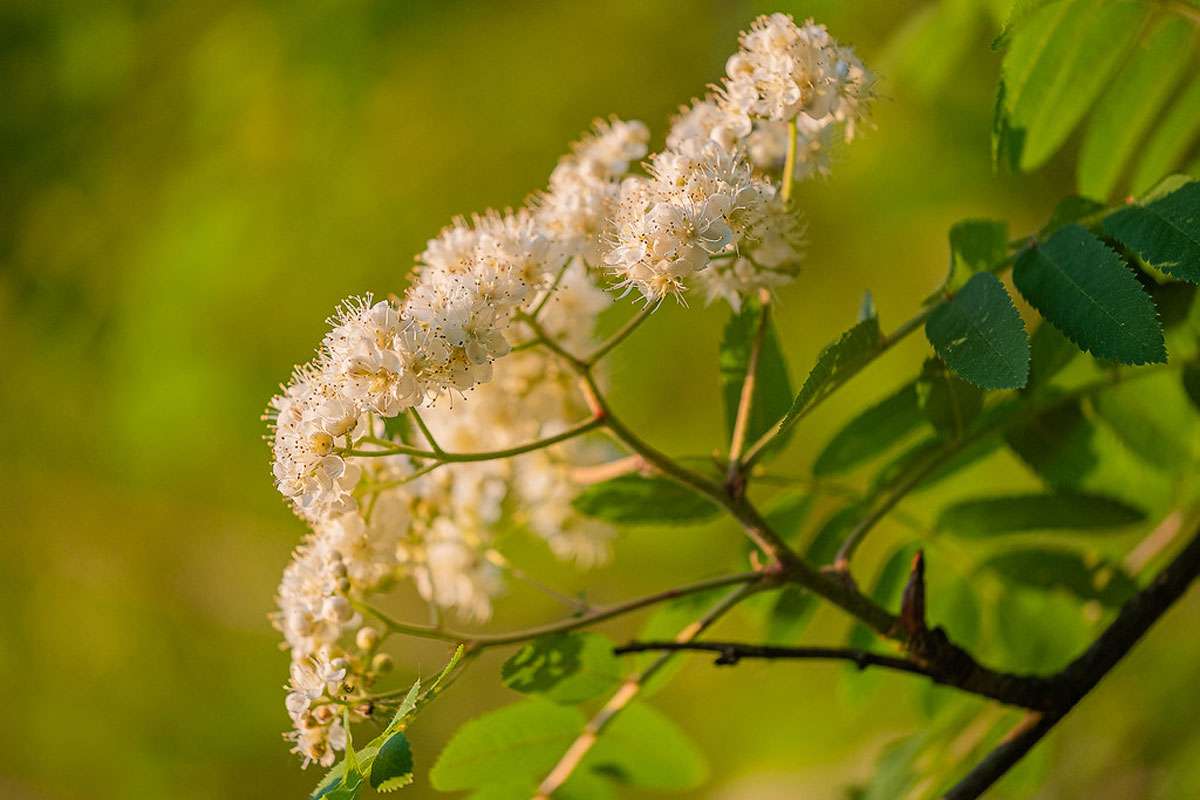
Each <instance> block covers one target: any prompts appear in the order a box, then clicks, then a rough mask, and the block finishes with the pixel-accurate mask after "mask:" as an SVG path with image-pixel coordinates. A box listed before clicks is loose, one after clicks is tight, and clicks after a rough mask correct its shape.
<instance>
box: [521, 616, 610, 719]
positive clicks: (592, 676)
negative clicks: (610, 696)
mask: <svg viewBox="0 0 1200 800" xmlns="http://www.w3.org/2000/svg"><path fill="white" fill-rule="evenodd" d="M500 677H501V680H502V681H503V682H504V685H505V686H507V687H508V688H510V689H513V690H515V691H518V692H521V693H523V694H536V695H540V696H542V697H545V698H546V699H547V700H552V701H554V702H556V703H567V704H574V703H579V702H582V701H584V700H587V699H589V698H592V697H595V696H597V695H599V694H603V693H604V692H607V691H609V690H611V689H612V688H614V687H615V686H616V685H617V684H618V683H619V682H620V680H621V665H620V662H619V661H618V660H617V657H616V656H615V655H613V643H612V642H611V641H610V640H609V639H608V638H607V637H605V636H601V635H600V634H598V633H580V632H576V633H554V634H550V635H549V636H539V637H538V638H537V639H534V640H533V641H532V642H527V643H526V644H525V645H523V646H522V647H521V648H520V649H519V650H518V651H517V652H516V653H514V654H513V655H512V656H511V657H510V658H509V659H508V660H507V661H505V662H504V666H503V667H501V668H500Z"/></svg>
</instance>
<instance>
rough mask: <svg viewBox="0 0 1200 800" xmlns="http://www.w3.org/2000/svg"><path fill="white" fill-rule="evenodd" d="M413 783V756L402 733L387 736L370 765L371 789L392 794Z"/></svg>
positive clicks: (406, 738)
mask: <svg viewBox="0 0 1200 800" xmlns="http://www.w3.org/2000/svg"><path fill="white" fill-rule="evenodd" d="M412 782H413V755H412V747H411V745H409V743H408V737H407V736H405V735H404V733H403V731H397V732H396V733H393V734H392V735H391V736H389V737H388V738H387V739H386V740H385V741H384V742H383V744H382V745H380V747H379V752H378V753H377V754H376V755H375V760H374V762H373V763H372V764H371V788H372V789H374V790H375V791H378V792H392V791H395V790H396V789H399V788H401V787H403V786H408V785H409V784H410V783H412Z"/></svg>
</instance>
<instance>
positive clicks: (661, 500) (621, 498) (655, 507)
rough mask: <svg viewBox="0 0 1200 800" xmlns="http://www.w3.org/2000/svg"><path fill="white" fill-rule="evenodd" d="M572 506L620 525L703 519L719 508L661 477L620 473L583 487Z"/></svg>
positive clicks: (699, 520) (661, 523) (698, 520)
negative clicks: (615, 476)
mask: <svg viewBox="0 0 1200 800" xmlns="http://www.w3.org/2000/svg"><path fill="white" fill-rule="evenodd" d="M572 505H573V506H574V507H575V509H576V510H577V511H579V512H580V513H582V514H586V515H587V516H589V517H596V518H597V519H603V520H607V521H609V522H615V523H618V524H622V525H675V524H680V525H682V524H691V523H697V522H704V521H706V520H709V519H712V518H713V517H715V516H716V515H717V513H718V511H719V510H720V509H719V508H718V507H717V505H716V503H714V502H713V501H712V500H709V499H708V498H707V497H703V496H701V495H698V494H696V493H695V492H693V491H692V490H691V489H688V488H687V487H685V486H681V485H679V484H678V483H675V482H674V481H672V480H669V479H667V478H663V477H652V478H644V477H642V476H640V475H622V476H620V477H617V478H613V479H612V480H608V481H603V482H602V483H595V484H592V485H590V486H587V487H585V488H584V489H583V491H581V492H580V493H579V494H578V495H576V497H575V499H574V500H573V501H572Z"/></svg>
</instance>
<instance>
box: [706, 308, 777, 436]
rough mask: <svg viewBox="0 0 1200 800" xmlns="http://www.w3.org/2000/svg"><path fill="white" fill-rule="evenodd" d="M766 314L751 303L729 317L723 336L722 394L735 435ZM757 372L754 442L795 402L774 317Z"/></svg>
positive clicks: (751, 428) (752, 424)
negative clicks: (738, 412) (742, 395)
mask: <svg viewBox="0 0 1200 800" xmlns="http://www.w3.org/2000/svg"><path fill="white" fill-rule="evenodd" d="M762 314H763V309H762V307H761V306H757V305H753V304H747V305H746V306H745V307H744V308H743V309H742V310H741V312H740V313H737V314H734V315H732V316H731V317H730V318H729V322H728V323H727V324H726V325H725V333H724V336H723V337H722V339H721V354H720V362H719V363H720V370H721V396H722V398H723V399H724V401H725V428H726V432H727V434H728V435H730V436H732V434H733V426H734V420H736V419H737V411H738V403H739V401H740V399H741V393H742V384H743V382H744V381H745V379H746V371H747V369H748V368H749V363H750V353H751V350H752V348H753V344H754V339H755V336H756V335H757V332H758V327H759V321H760V320H761V319H762ZM754 374H755V383H754V402H753V404H752V405H751V407H750V420H749V425H748V426H747V428H746V431H747V433H746V441H747V442H753V441H755V440H756V439H758V437H759V436H761V435H762V434H764V433H766V431H767V429H768V428H770V427H771V426H772V425H774V424H775V421H776V420H778V419H779V418H780V417H782V416H783V415H784V414H786V413H787V411H788V409H789V408H790V407H791V405H792V384H791V379H790V378H788V371H787V363H786V362H785V361H784V358H783V351H782V350H781V349H780V347H779V337H778V336H777V335H776V333H775V325H774V323H773V322H771V321H770V319H768V321H767V326H766V329H765V330H764V331H763V341H762V349H761V350H760V351H759V355H758V368H757V369H756V370H755V373H754ZM780 439H781V441H780V442H779V444H777V445H774V447H781V446H782V445H783V444H784V443H785V442H784V437H780Z"/></svg>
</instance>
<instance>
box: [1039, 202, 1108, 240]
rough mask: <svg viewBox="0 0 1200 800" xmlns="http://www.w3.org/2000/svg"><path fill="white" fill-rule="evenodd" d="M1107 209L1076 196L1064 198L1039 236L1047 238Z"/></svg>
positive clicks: (1102, 205) (1101, 204) (1102, 204)
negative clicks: (1060, 229)
mask: <svg viewBox="0 0 1200 800" xmlns="http://www.w3.org/2000/svg"><path fill="white" fill-rule="evenodd" d="M1105 208H1107V206H1105V205H1104V203H1099V202H1097V201H1095V200H1092V199H1090V198H1087V197H1080V196H1079V195H1076V194H1073V195H1069V196H1067V197H1064V198H1063V199H1062V200H1060V201H1058V205H1056V206H1055V207H1054V212H1053V213H1052V214H1051V215H1050V221H1049V222H1047V223H1046V224H1045V225H1043V226H1042V229H1041V230H1040V231H1038V236H1041V237H1043V238H1044V237H1047V236H1049V235H1050V234H1052V233H1054V232H1055V231H1057V230H1058V229H1059V228H1063V227H1066V226H1067V225H1070V224H1071V223H1073V222H1081V220H1084V219H1086V218H1088V217H1090V216H1092V215H1093V214H1098V213H1099V212H1101V211H1103V210H1104V209H1105Z"/></svg>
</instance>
